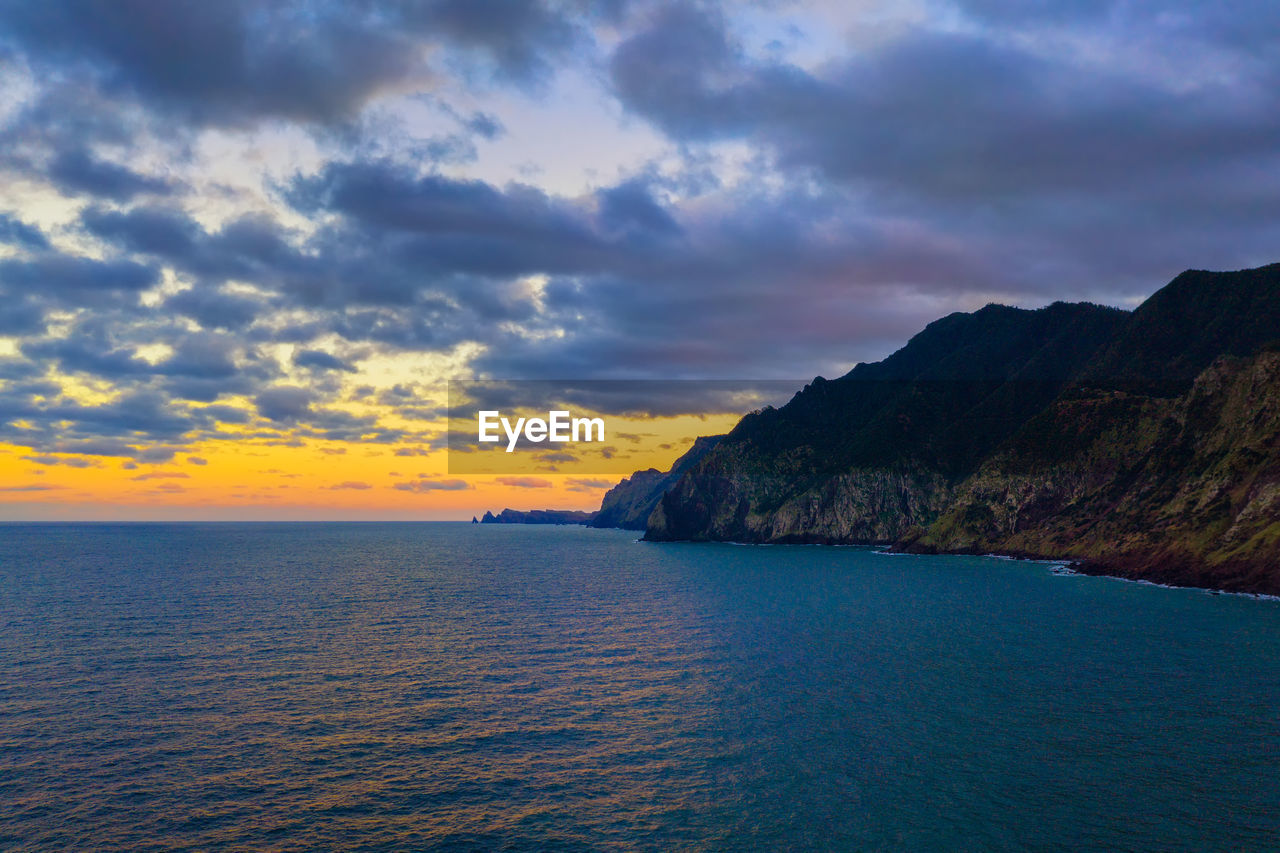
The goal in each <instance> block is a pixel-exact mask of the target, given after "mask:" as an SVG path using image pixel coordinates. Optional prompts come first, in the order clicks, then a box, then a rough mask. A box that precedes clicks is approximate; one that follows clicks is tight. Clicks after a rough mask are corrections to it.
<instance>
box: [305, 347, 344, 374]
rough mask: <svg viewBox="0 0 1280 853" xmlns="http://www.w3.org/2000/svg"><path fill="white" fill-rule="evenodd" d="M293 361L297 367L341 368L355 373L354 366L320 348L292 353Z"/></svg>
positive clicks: (317, 368)
mask: <svg viewBox="0 0 1280 853" xmlns="http://www.w3.org/2000/svg"><path fill="white" fill-rule="evenodd" d="M293 363H294V364H295V365H296V366H298V367H309V368H313V369H316V370H341V371H344V372H346V373H355V372H356V368H355V367H354V366H353V365H352V364H350V363H349V362H346V361H343V360H342V359H340V358H338V357H337V356H336V355H331V354H330V353H327V352H323V351H321V350H314V349H303V350H298V351H297V352H295V353H294V354H293Z"/></svg>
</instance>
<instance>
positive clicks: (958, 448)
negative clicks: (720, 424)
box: [645, 303, 1128, 543]
mask: <svg viewBox="0 0 1280 853" xmlns="http://www.w3.org/2000/svg"><path fill="white" fill-rule="evenodd" d="M1127 317H1128V315H1127V314H1126V313H1125V312H1123V311H1119V310H1117V309H1114V308H1103V307H1100V306H1097V305H1089V304H1080V305H1069V304H1065V303H1055V304H1053V305H1050V306H1048V307H1047V308H1041V309H1039V310H1035V311H1028V310H1023V309H1018V308H1008V307H1005V306H1000V305H989V306H987V307H986V308H983V309H981V310H980V311H976V312H974V313H972V314H963V313H957V314H952V315H950V316H948V317H944V318H942V319H941V320H937V321H935V322H933V323H931V324H929V326H928V327H926V328H925V329H924V331H922V332H920V333H919V334H918V335H916V336H915V337H913V338H912V339H911V340H910V341H909V342H908V343H907V345H906V346H905V347H903V348H902V349H901V350H899V351H898V352H896V353H894V354H893V355H891V356H889V357H888V358H887V359H885V360H884V361H881V362H878V363H875V364H859V365H858V366H857V367H855V368H854V369H853V370H851V371H850V372H849V373H848V374H846V375H845V376H843V377H840V378H839V379H834V380H829V381H828V380H825V379H823V378H822V377H818V378H817V379H815V380H814V381H813V382H812V383H811V384H810V385H807V386H806V387H805V388H804V389H803V390H802V391H800V392H799V393H798V394H796V395H795V397H793V398H792V399H791V401H790V402H789V403H787V404H786V405H785V406H783V407H782V408H780V409H772V408H766V409H764V410H762V411H759V412H754V413H752V414H749V415H747V416H746V417H744V418H743V419H742V420H741V421H740V422H739V423H738V425H737V426H736V427H734V429H733V430H732V431H731V432H730V433H729V434H728V435H727V436H726V437H725V438H724V440H723V441H721V442H720V444H719V446H717V447H716V448H715V449H714V450H713V451H712V452H710V453H708V454H707V456H706V457H705V458H703V459H702V460H701V462H699V463H698V464H697V465H695V466H694V467H693V468H692V469H691V470H690V471H689V472H688V473H687V474H686V475H685V476H684V477H682V478H681V479H680V480H679V482H677V483H676V485H675V486H674V487H673V488H672V489H671V490H670V491H669V492H668V493H667V494H666V496H665V497H664V498H663V499H662V501H661V503H660V504H659V506H658V508H657V509H656V510H655V512H654V514H653V516H652V517H651V519H650V523H649V527H648V530H647V531H646V534H645V535H646V538H649V539H659V540H661V539H719V540H734V541H747V542H826V543H842V542H880V543H887V542H892V541H893V540H895V539H897V538H898V537H899V536H901V535H903V534H904V533H905V532H906V531H907V530H908V529H910V528H911V527H913V526H915V525H920V524H928V523H930V522H932V521H933V520H934V519H935V518H937V516H938V515H939V514H940V513H941V512H942V510H943V509H944V508H945V507H946V506H947V504H948V502H949V500H950V498H951V493H952V489H953V487H954V485H955V484H956V483H958V482H959V481H960V480H961V479H963V477H964V476H966V475H967V474H969V473H971V472H972V471H973V470H975V469H976V468H977V466H978V465H979V464H980V463H981V461H982V460H983V459H984V458H985V457H986V456H987V455H988V454H989V453H990V452H991V451H992V450H994V449H995V447H996V446H997V445H998V444H999V443H1000V442H1001V441H1002V440H1004V439H1005V438H1006V437H1008V436H1009V435H1011V434H1013V432H1014V431H1016V430H1017V429H1018V428H1019V427H1020V426H1021V425H1022V424H1023V423H1025V422H1026V421H1027V420H1028V419H1030V418H1031V417H1032V416H1034V415H1035V414H1036V413H1038V412H1039V411H1041V410H1042V409H1043V408H1044V407H1045V406H1046V405H1048V404H1049V403H1050V402H1051V401H1052V400H1053V399H1054V398H1055V397H1056V396H1057V395H1058V393H1060V392H1061V390H1062V389H1063V388H1064V387H1065V386H1066V384H1067V383H1068V382H1069V380H1070V379H1071V377H1072V376H1073V375H1074V373H1075V372H1076V371H1078V370H1079V369H1081V368H1082V367H1083V366H1084V364H1085V363H1086V362H1087V361H1088V359H1089V358H1090V357H1091V356H1092V355H1093V354H1094V353H1095V352H1096V350H1097V349H1098V348H1099V347H1100V346H1101V345H1102V344H1104V343H1105V342H1107V341H1109V340H1110V339H1111V338H1112V337H1114V335H1115V334H1116V333H1117V332H1118V331H1119V329H1120V328H1121V327H1122V326H1123V324H1124V323H1125V321H1126V319H1127Z"/></svg>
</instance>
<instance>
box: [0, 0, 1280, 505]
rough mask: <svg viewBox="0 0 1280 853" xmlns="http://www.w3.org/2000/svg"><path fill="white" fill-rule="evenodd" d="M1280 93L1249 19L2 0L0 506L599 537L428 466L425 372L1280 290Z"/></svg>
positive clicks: (709, 358) (593, 367) (537, 487)
mask: <svg viewBox="0 0 1280 853" xmlns="http://www.w3.org/2000/svg"><path fill="white" fill-rule="evenodd" d="M1278 93H1280V5H1277V4H1275V3H1273V2H1269V0H1252V1H1251V0H1239V2H1221V3H1212V4H1208V3H1200V2H1186V3H1176V2H1169V3H1154V2H1143V0H1132V2H1114V3H1112V2H1102V0H1097V2H1094V0H1071V2H1067V0H1062V2H1055V0H1048V2H1041V3H1035V4H1030V3H1024V2H1016V0H954V2H947V0H936V2H933V0H919V1H918V2H913V0H895V2H884V3H877V2H872V1H871V0H859V2H852V0H846V2H830V3H822V2H814V3H800V2H796V3H791V2H785V1H784V0H775V1H774V2H761V3H754V4H733V3H722V4H717V3H710V2H708V3H645V2H628V0H614V1H613V2H595V3H589V2H574V1H573V0H566V2H558V3H557V2H525V1H524V0H510V2H502V1H501V0H424V2H403V3H395V2H376V0H355V2H349V3H330V2H269V3H268V2H260V3H249V2H236V1H235V0H219V2H216V3H211V2H186V0H109V2H108V0H76V1H73V0H63V1H62V2H60V0H42V2H39V3H33V2H26V1H25V0H0V171H2V172H3V175H2V177H0V517H7V518H111V517H127V518H153V517H154V518H171V517H184V518H185V517H191V518H197V517H207V518H229V517H252V518H263V517H279V518H286V517H288V518H293V517H297V518H315V517H335V518H336V517H388V518H390V517H398V518H399V517H413V518H452V517H469V516H470V514H471V513H472V512H473V511H481V510H483V509H485V508H491V507H492V508H498V507H500V506H503V505H512V506H549V505H560V506H583V507H585V506H590V505H593V504H595V503H596V502H597V501H598V498H599V494H600V488H601V487H602V486H603V485H606V483H605V482H604V481H598V480H591V479H584V478H565V477H559V478H556V477H551V478H525V479H528V480H538V483H537V484H534V485H530V484H529V483H523V484H520V483H515V484H512V483H500V482H498V481H496V480H484V479H475V478H472V479H466V478H450V477H448V476H447V469H446V467H445V465H444V462H443V457H442V455H441V453H440V452H439V451H438V450H437V449H436V448H437V447H438V444H439V437H440V435H441V433H442V431H443V424H442V422H441V420H440V417H439V416H440V411H441V407H442V406H443V405H444V404H443V399H444V398H443V385H442V383H443V381H444V380H446V379H448V378H458V377H492V378H579V379H600V378H611V379H612V378H668V377H681V378H734V379H739V378H792V377H810V376H813V375H815V374H824V375H827V376H833V375H838V374H840V373H843V372H844V371H845V370H847V369H848V368H849V367H850V366H852V365H853V364H854V363H856V362H858V361H862V360H872V359H877V358H880V357H883V356H884V355H886V354H888V353H889V352H891V351H892V350H894V349H896V348H897V347H898V346H900V345H901V344H902V343H903V342H904V341H905V340H906V339H907V338H908V337H909V336H910V335H911V334H912V333H914V332H915V331H918V330H919V329H920V328H921V327H922V326H924V325H925V324H926V323H927V322H929V321H930V320H932V319H935V318H937V317H939V316H941V315H943V314H946V313H949V312H951V311H957V310H972V309H975V308H978V307H981V306H982V305H984V304H986V303H988V302H992V301H997V302H1003V303H1007V304H1015V305H1020V306H1024V307H1037V306H1041V305H1044V304H1047V303H1049V302H1052V301H1054V300H1058V299H1065V300H1090V301H1094V302H1101V303H1106V304H1113V305H1120V306H1126V307H1129V306H1132V305H1134V304H1136V302H1138V301H1140V300H1141V299H1142V298H1144V297H1145V296H1147V295H1148V294H1150V293H1151V292H1152V291H1154V290H1155V289H1157V288H1158V287H1159V286H1160V285H1162V284H1163V283H1165V282H1166V281H1168V280H1169V279H1170V278H1172V277H1173V276H1174V275H1175V274H1176V273H1178V272H1179V271H1180V270H1182V269H1184V268H1191V267H1194V268H1209V269H1235V268H1241V267H1247V266H1256V265H1260V264H1263V263H1268V262H1272V261H1276V260H1277V259H1280V102H1278V101H1280V95H1278ZM711 426H715V425H714V424H712V425H711ZM708 431H709V430H708ZM507 479H511V480H512V481H513V483H514V482H515V479H519V478H507ZM570 479H573V480H575V481H574V482H570Z"/></svg>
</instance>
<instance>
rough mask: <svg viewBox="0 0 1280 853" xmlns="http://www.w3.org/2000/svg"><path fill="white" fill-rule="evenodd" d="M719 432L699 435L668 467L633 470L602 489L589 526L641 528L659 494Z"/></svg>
mask: <svg viewBox="0 0 1280 853" xmlns="http://www.w3.org/2000/svg"><path fill="white" fill-rule="evenodd" d="M721 438H723V436H719V435H710V436H701V437H699V438H697V439H695V440H694V442H693V446H692V447H690V448H689V449H688V450H687V451H686V452H685V453H684V455H682V456H681V457H680V458H679V459H677V460H676V461H675V463H674V464H673V465H672V466H671V470H669V471H659V470H658V469H657V468H647V469H645V470H643V471H636V472H635V473H634V474H632V475H631V476H630V477H627V478H626V479H624V480H623V481H622V482H620V483H618V485H616V486H614V487H613V488H612V489H610V490H609V491H608V492H606V493H605V496H604V499H603V500H601V502H600V510H599V512H597V513H596V515H595V517H594V518H593V519H592V520H591V524H590V526H591V527H621V528H623V529H624V530H644V528H645V523H646V522H647V521H648V519H649V515H650V514H651V513H652V512H653V508H654V507H655V506H657V505H658V501H660V500H661V499H662V495H663V493H664V492H666V490H667V489H669V488H671V487H672V486H673V485H674V484H675V483H676V481H677V480H679V479H680V478H681V477H682V476H684V473H685V472H686V471H688V470H689V469H690V468H692V467H693V466H694V465H696V464H697V463H698V462H700V461H702V457H704V456H706V455H707V453H709V452H710V451H711V449H712V448H714V447H715V446H716V445H717V444H719V442H720V439H721Z"/></svg>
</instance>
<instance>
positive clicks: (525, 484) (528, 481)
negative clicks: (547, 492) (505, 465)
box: [496, 477, 553, 489]
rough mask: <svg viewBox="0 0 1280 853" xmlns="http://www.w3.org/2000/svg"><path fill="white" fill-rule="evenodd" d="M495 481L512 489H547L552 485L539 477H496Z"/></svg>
mask: <svg viewBox="0 0 1280 853" xmlns="http://www.w3.org/2000/svg"><path fill="white" fill-rule="evenodd" d="M496 481H497V482H498V483H501V484H502V485H504V486H510V487H511V488H513V489H549V488H551V486H552V485H553V484H552V482H551V481H550V480H544V479H542V478H541V477H498V478H496Z"/></svg>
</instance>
